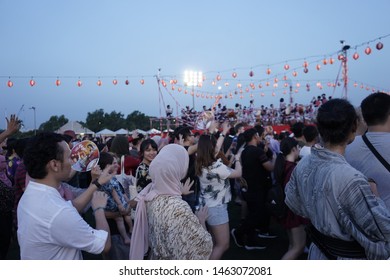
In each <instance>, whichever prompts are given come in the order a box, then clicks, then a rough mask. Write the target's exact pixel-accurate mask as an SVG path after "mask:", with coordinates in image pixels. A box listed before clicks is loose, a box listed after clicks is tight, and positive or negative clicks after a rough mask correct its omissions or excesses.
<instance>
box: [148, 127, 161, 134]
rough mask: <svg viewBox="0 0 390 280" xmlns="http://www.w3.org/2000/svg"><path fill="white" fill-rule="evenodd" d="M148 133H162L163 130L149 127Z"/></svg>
mask: <svg viewBox="0 0 390 280" xmlns="http://www.w3.org/2000/svg"><path fill="white" fill-rule="evenodd" d="M146 133H148V134H159V133H161V131H160V130H158V129H155V128H152V129H149V130H148V131H146Z"/></svg>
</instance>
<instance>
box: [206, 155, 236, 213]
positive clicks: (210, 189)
mask: <svg viewBox="0 0 390 280" xmlns="http://www.w3.org/2000/svg"><path fill="white" fill-rule="evenodd" d="M230 173H232V169H231V168H229V167H227V166H226V165H225V164H223V163H222V161H221V159H218V160H217V161H215V162H214V163H213V164H212V165H211V166H209V167H208V168H203V169H202V175H201V176H199V182H200V197H199V200H200V204H201V205H203V206H207V207H215V206H219V205H221V204H224V203H228V202H229V201H230V200H231V199H232V195H231V192H230V183H229V180H228V177H229V175H230Z"/></svg>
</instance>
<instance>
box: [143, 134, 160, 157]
mask: <svg viewBox="0 0 390 280" xmlns="http://www.w3.org/2000/svg"><path fill="white" fill-rule="evenodd" d="M149 146H151V147H152V148H153V150H156V151H157V150H158V147H157V144H156V142H155V141H154V140H153V139H146V140H144V141H143V142H142V143H141V147H140V148H139V152H140V156H141V158H143V157H144V152H145V151H146V149H147V148H149Z"/></svg>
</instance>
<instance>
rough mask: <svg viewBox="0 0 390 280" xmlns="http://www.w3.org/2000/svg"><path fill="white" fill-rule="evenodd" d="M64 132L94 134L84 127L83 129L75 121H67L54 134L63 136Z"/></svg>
mask: <svg viewBox="0 0 390 280" xmlns="http://www.w3.org/2000/svg"><path fill="white" fill-rule="evenodd" d="M66 130H73V131H74V132H75V133H76V134H94V132H93V131H92V130H90V129H88V128H86V127H83V126H82V125H81V124H80V123H78V122H76V121H69V122H68V123H66V124H64V125H63V126H61V127H60V128H59V129H58V130H57V131H56V133H60V134H63V133H64V131H66Z"/></svg>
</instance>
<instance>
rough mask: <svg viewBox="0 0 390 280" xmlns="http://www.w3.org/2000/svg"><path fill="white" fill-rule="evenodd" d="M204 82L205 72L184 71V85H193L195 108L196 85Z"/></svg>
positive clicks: (193, 106)
mask: <svg viewBox="0 0 390 280" xmlns="http://www.w3.org/2000/svg"><path fill="white" fill-rule="evenodd" d="M202 82H203V73H202V72H200V71H192V70H186V71H184V85H186V86H188V87H192V93H191V95H192V108H193V109H195V97H194V95H195V93H194V87H195V86H198V85H199V84H202Z"/></svg>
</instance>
